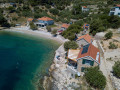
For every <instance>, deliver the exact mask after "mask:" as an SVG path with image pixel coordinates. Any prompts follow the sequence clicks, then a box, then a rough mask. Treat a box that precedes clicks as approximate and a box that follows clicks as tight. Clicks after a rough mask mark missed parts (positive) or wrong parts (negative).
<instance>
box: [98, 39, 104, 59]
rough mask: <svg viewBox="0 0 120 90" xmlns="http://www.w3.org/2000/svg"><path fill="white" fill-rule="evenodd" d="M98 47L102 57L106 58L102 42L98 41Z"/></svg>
mask: <svg viewBox="0 0 120 90" xmlns="http://www.w3.org/2000/svg"><path fill="white" fill-rule="evenodd" d="M97 45H98V47H99V49H100V52H101V55H102V57H104V49H103V47H102V45H101V43H100V41H97Z"/></svg>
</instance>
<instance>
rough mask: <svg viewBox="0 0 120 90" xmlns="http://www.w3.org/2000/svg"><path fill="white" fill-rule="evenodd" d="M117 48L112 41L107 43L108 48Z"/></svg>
mask: <svg viewBox="0 0 120 90" xmlns="http://www.w3.org/2000/svg"><path fill="white" fill-rule="evenodd" d="M117 48H118V46H117V45H115V44H114V43H112V42H110V43H109V49H117Z"/></svg>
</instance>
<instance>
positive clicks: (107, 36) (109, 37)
mask: <svg viewBox="0 0 120 90" xmlns="http://www.w3.org/2000/svg"><path fill="white" fill-rule="evenodd" d="M112 36H113V33H112V31H109V32H108V33H106V34H105V39H111V37H112Z"/></svg>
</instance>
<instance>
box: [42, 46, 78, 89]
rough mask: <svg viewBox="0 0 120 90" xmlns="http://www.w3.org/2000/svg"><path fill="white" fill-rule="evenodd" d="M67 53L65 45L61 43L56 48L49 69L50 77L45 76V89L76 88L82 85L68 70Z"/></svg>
mask: <svg viewBox="0 0 120 90" xmlns="http://www.w3.org/2000/svg"><path fill="white" fill-rule="evenodd" d="M65 55H66V51H65V50H64V45H61V46H60V47H59V48H58V49H57V50H56V54H55V57H54V60H53V64H52V65H51V67H50V69H49V77H47V76H45V77H44V81H43V87H44V89H45V90H74V88H79V87H80V85H78V83H80V82H79V80H77V79H75V78H73V77H72V76H71V72H69V70H68V64H67V59H65ZM58 56H59V58H57V57H58Z"/></svg>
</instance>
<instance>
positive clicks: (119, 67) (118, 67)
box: [113, 61, 120, 78]
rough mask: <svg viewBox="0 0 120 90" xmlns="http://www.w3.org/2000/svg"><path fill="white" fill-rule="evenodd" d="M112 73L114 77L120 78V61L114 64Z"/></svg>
mask: <svg viewBox="0 0 120 90" xmlns="http://www.w3.org/2000/svg"><path fill="white" fill-rule="evenodd" d="M113 73H114V75H115V76H117V77H119V78H120V61H117V62H115V64H114V66H113Z"/></svg>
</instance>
